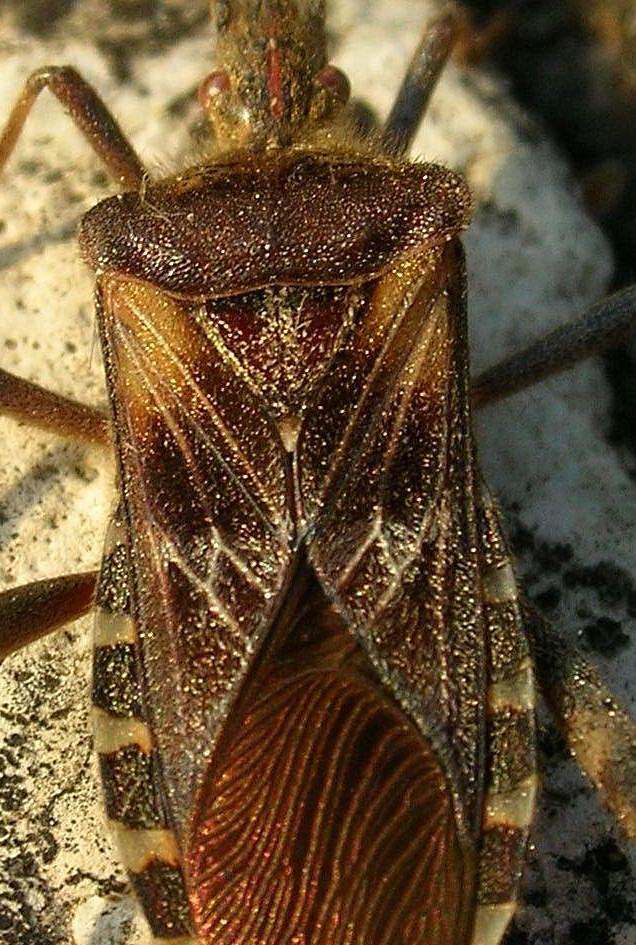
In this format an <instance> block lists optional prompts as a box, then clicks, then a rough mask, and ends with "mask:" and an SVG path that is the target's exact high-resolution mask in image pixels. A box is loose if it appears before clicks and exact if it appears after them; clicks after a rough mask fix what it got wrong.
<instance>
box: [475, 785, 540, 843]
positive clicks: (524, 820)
mask: <svg viewBox="0 0 636 945" xmlns="http://www.w3.org/2000/svg"><path fill="white" fill-rule="evenodd" d="M538 787H539V779H538V777H537V775H536V774H531V775H530V776H529V777H528V778H526V779H525V781H522V782H521V783H520V784H518V785H517V786H516V787H515V788H514V790H512V791H507V792H506V793H505V794H489V795H488V798H487V801H486V809H485V816H484V822H483V829H484V830H488V829H489V828H491V827H496V826H506V827H518V828H519V829H523V828H525V827H528V826H529V825H530V824H531V823H532V818H533V816H534V807H535V802H536V797H537V790H538Z"/></svg>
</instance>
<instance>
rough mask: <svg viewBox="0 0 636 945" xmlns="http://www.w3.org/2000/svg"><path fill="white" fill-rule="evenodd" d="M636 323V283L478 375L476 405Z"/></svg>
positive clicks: (595, 350)
mask: <svg viewBox="0 0 636 945" xmlns="http://www.w3.org/2000/svg"><path fill="white" fill-rule="evenodd" d="M635 325H636V285H632V286H629V287H628V288H627V289H623V290H622V291H621V292H616V293H614V295H609V296H608V297H607V298H605V299H603V300H602V301H601V302H597V303H596V305H593V306H592V307H591V308H590V309H589V310H588V311H587V312H586V313H585V315H583V316H582V318H580V319H578V320H577V321H574V322H570V323H569V324H567V325H563V326H562V327H560V328H556V329H555V330H554V331H551V332H549V333H548V334H547V335H544V337H543V338H540V339H539V340H538V341H535V342H534V343H533V344H531V345H529V347H527V348H525V349H524V350H523V351H520V352H519V353H518V354H515V355H512V356H511V357H510V358H506V359H505V360H504V361H501V362H500V363H499V364H496V365H495V366H494V367H492V368H489V369H488V370H486V371H483V372H482V373H481V374H479V375H478V376H477V377H476V378H475V379H474V380H473V382H472V396H473V404H474V406H476V407H484V406H486V404H491V403H494V402H495V401H497V400H501V399H502V398H504V397H508V396H509V395H510V394H514V393H516V392H517V391H520V390H523V389H524V388H525V387H530V386H531V385H532V384H535V383H536V382H537V381H540V380H542V379H543V378H544V377H549V376H550V375H551V374H558V373H560V372H561V371H567V370H568V368H571V367H574V365H575V364H577V363H578V362H579V361H582V360H584V359H585V358H588V357H590V356H591V355H594V354H599V353H600V352H602V351H604V350H605V349H607V348H610V347H611V346H612V345H613V344H615V343H616V342H618V341H620V340H621V339H622V338H623V336H624V335H625V334H626V333H627V332H628V331H629V330H630V329H633V328H634V326H635Z"/></svg>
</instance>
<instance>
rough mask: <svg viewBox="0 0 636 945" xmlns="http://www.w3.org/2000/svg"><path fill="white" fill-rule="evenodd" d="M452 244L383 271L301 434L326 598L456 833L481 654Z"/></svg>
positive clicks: (475, 734)
mask: <svg viewBox="0 0 636 945" xmlns="http://www.w3.org/2000/svg"><path fill="white" fill-rule="evenodd" d="M464 283H465V277H464V263H463V256H462V251H461V247H460V246H459V244H458V243H456V244H451V245H450V246H449V247H448V248H446V249H441V250H439V251H438V253H437V254H433V253H429V254H428V257H427V258H426V260H424V261H422V260H420V261H413V263H412V268H411V269H410V271H409V270H408V269H405V267H404V266H402V267H399V268H397V269H396V271H395V273H392V274H389V275H388V276H387V277H385V279H384V280H382V281H381V282H380V283H379V285H378V289H377V290H376V294H375V296H374V299H373V301H372V303H371V307H370V311H369V314H368V316H367V318H366V319H365V321H364V323H363V324H361V325H360V327H359V330H358V332H357V333H356V334H355V335H354V336H352V338H351V340H350V346H349V347H348V349H347V350H346V351H344V350H343V352H342V353H341V357H340V360H339V363H337V364H336V365H334V368H333V371H332V374H331V379H330V382H329V384H328V385H326V386H325V388H324V392H323V394H322V398H321V399H320V400H319V402H318V403H317V404H316V405H315V407H314V409H313V410H312V411H311V413H310V415H309V416H308V419H307V423H306V425H305V430H304V436H303V439H302V441H301V444H300V447H299V469H300V491H301V494H302V500H303V505H304V509H305V514H306V517H307V520H308V521H309V522H311V526H312V529H313V530H314V531H315V537H314V539H313V541H312V543H311V544H310V545H309V559H310V561H311V563H312V564H313V565H314V567H315V569H316V571H317V573H318V575H319V577H320V580H321V582H322V584H323V586H324V588H325V591H326V593H327V595H328V596H329V597H330V598H331V599H333V600H334V601H335V605H336V608H337V610H338V611H339V613H340V614H341V615H342V616H343V618H344V620H345V621H346V623H347V624H348V626H349V627H350V628H351V629H352V631H353V632H354V633H355V636H356V637H357V639H358V640H359V641H360V643H361V645H362V648H363V649H364V651H365V652H366V653H367V655H368V657H369V658H370V660H371V663H372V664H373V666H374V667H375V669H376V671H377V673H378V675H379V676H380V678H381V679H382V681H383V684H384V685H385V686H386V687H387V688H388V689H390V691H391V692H392V694H393V696H394V698H395V699H396V701H397V702H398V703H399V704H400V705H401V707H402V709H403V710H404V712H405V713H406V715H407V717H408V718H410V719H411V720H412V721H413V722H415V723H416V725H417V727H418V728H419V730H420V731H421V733H422V734H423V735H424V736H425V738H426V739H430V741H431V743H432V746H433V748H434V750H435V752H436V753H437V755H438V757H439V758H440V759H441V760H442V762H443V767H444V769H445V771H446V774H447V776H448V778H449V780H450V785H451V788H452V790H453V793H454V796H455V801H456V814H457V817H458V820H459V822H460V824H461V825H462V827H463V829H464V830H465V831H466V836H467V837H472V836H475V834H476V831H477V829H478V825H479V819H480V815H481V798H482V782H481V778H482V775H483V754H484V712H485V706H484V693H485V691H486V655H485V639H484V629H483V617H482V600H481V575H480V563H479V556H478V542H477V536H476V529H475V499H474V481H473V480H474V457H473V445H472V434H471V430H470V426H469V419H468V410H467V408H468V393H467V376H468V368H467V352H466V337H465V330H466V326H465V299H464V291H465V286H464Z"/></svg>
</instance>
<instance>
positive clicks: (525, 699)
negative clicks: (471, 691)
mask: <svg viewBox="0 0 636 945" xmlns="http://www.w3.org/2000/svg"><path fill="white" fill-rule="evenodd" d="M535 704H536V694H535V685H534V673H533V670H532V663H531V661H530V659H529V658H528V659H525V660H524V661H523V662H522V663H520V664H519V668H518V670H517V672H516V673H515V674H514V676H508V677H507V678H506V679H500V680H499V681H498V682H496V683H491V685H490V686H489V687H488V707H489V709H490V712H491V714H495V713H496V712H498V711H500V710H502V709H507V708H510V709H519V710H523V711H526V712H530V711H531V710H532V709H534V707H535Z"/></svg>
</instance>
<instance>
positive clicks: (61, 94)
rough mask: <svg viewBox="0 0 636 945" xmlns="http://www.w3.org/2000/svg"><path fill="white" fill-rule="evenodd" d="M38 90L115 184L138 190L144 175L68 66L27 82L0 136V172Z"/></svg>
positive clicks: (47, 69)
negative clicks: (74, 129) (73, 126)
mask: <svg viewBox="0 0 636 945" xmlns="http://www.w3.org/2000/svg"><path fill="white" fill-rule="evenodd" d="M42 89H49V91H50V92H52V93H53V95H55V97H56V98H57V99H58V101H59V102H60V103H61V105H62V106H63V108H64V109H65V111H66V112H67V113H68V114H69V115H70V117H71V119H72V120H73V122H74V123H75V124H76V125H77V127H78V128H79V129H80V131H81V132H82V133H83V134H84V136H85V137H86V138H87V140H88V142H89V144H90V145H91V147H92V148H93V150H94V151H95V152H96V154H97V155H98V156H99V157H100V158H101V160H102V161H103V162H104V164H105V165H106V167H107V168H108V170H109V172H110V174H111V175H112V177H113V178H114V179H115V180H116V181H117V183H119V184H121V186H122V187H124V188H127V189H131V190H138V189H139V187H140V185H141V182H142V180H143V176H144V173H145V171H144V167H143V165H142V163H141V161H140V160H139V158H138V157H137V155H136V153H135V151H134V150H133V148H132V146H131V145H130V144H129V143H128V141H127V140H126V138H125V136H124V133H123V132H122V130H121V128H120V127H119V125H118V124H117V122H116V121H115V119H114V118H113V116H112V115H111V113H110V112H109V111H108V109H107V108H106V106H105V105H104V103H103V102H102V100H101V99H100V97H99V96H98V95H97V93H96V92H95V91H94V90H93V89H92V88H91V86H90V85H89V84H88V82H86V80H85V79H83V78H82V76H81V75H80V74H79V73H78V72H76V71H75V69H73V68H71V67H70V66H46V67H45V68H43V69H38V70H37V72H34V73H33V74H32V75H31V76H30V77H29V78H28V79H27V81H26V83H25V86H24V89H23V91H22V94H21V95H20V97H19V98H18V100H17V102H16V103H15V105H14V106H13V111H12V112H11V114H10V116H9V120H8V121H7V123H6V125H5V127H4V131H3V132H2V134H1V135H0V170H2V168H3V167H4V165H5V164H6V162H7V160H8V159H9V156H10V155H11V153H12V152H13V149H14V147H15V145H16V142H17V140H18V138H19V137H20V133H21V131H22V128H23V126H24V123H25V121H26V119H27V116H28V114H29V112H30V111H31V108H32V107H33V105H34V103H35V100H36V99H37V97H38V95H39V94H40V92H41V91H42Z"/></svg>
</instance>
